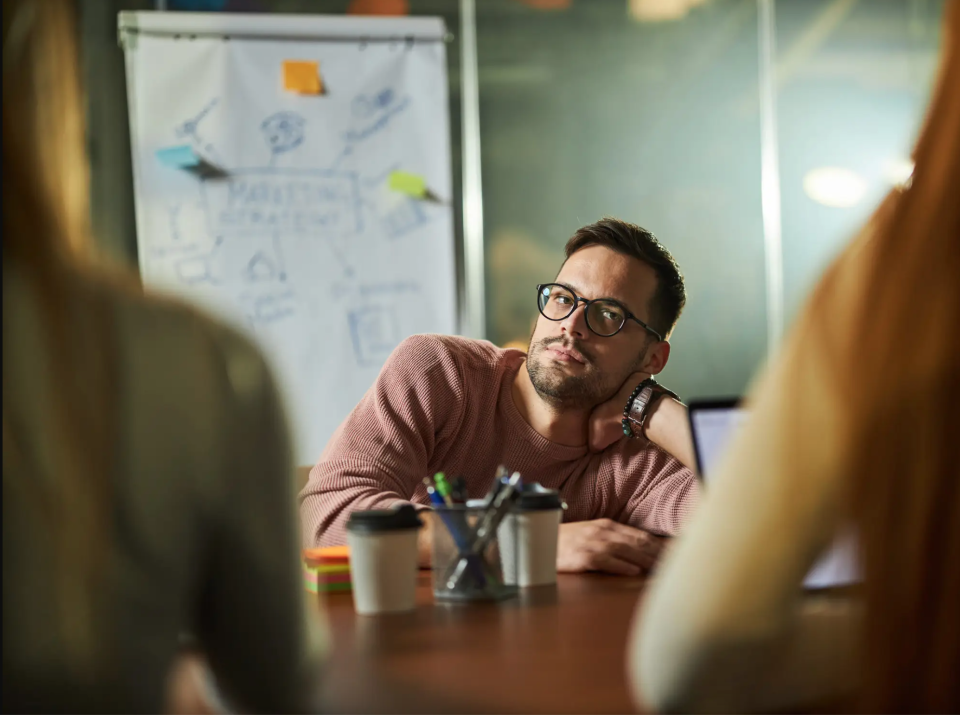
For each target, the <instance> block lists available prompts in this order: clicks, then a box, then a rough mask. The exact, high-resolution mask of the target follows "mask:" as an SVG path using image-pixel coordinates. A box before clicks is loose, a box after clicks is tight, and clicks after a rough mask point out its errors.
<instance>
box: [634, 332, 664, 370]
mask: <svg viewBox="0 0 960 715" xmlns="http://www.w3.org/2000/svg"><path fill="white" fill-rule="evenodd" d="M669 359H670V343H668V342H666V341H664V340H660V341H658V342H656V343H654V344H653V346H652V347H650V348H648V349H647V356H646V358H645V359H644V361H643V367H641V368H640V370H639V371H640V372H646V373H650V374H651V375H657V374H659V373H660V372H661V371H662V370H663V368H665V367H666V366H667V360H669Z"/></svg>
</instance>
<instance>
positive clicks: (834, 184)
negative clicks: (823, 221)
mask: <svg viewBox="0 0 960 715" xmlns="http://www.w3.org/2000/svg"><path fill="white" fill-rule="evenodd" d="M803 190H804V191H805V192H806V194H807V196H809V197H810V198H811V199H813V200H814V201H816V202H817V203H818V204H823V205H824V206H834V207H837V208H850V207H851V206H856V205H857V204H858V203H860V201H861V199H863V197H864V196H865V195H866V193H867V182H866V181H864V180H863V177H861V176H860V175H859V174H857V173H856V172H854V171H851V170H850V169H844V168H841V167H838V166H824V167H821V168H819V169H811V170H810V171H808V172H807V174H806V176H804V177H803Z"/></svg>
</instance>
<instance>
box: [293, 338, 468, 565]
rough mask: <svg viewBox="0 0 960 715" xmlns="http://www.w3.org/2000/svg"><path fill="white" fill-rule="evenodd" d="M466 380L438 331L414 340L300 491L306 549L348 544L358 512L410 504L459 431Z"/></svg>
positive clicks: (394, 357)
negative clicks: (438, 453) (440, 450)
mask: <svg viewBox="0 0 960 715" xmlns="http://www.w3.org/2000/svg"><path fill="white" fill-rule="evenodd" d="M462 417H463V377H462V371H461V369H460V366H459V364H458V362H457V359H456V355H455V354H454V352H453V351H452V350H451V348H450V347H449V346H448V345H447V343H446V342H444V340H443V338H442V337H440V336H434V335H415V336H413V337H410V338H407V339H406V340H404V341H403V342H402V343H400V345H399V346H397V348H396V349H395V350H394V351H393V353H392V354H391V355H390V357H389V358H387V362H386V364H385V365H384V366H383V369H382V370H381V371H380V375H379V376H378V377H377V380H376V382H375V383H374V384H373V386H372V387H371V388H370V389H369V390H368V391H367V393H366V394H365V395H364V396H363V399H361V400H360V403H359V404H358V405H357V406H356V408H354V410H353V412H351V413H350V415H349V416H348V417H347V419H346V420H345V421H344V422H343V424H342V425H340V427H339V428H338V429H337V431H336V433H335V434H334V435H333V437H332V438H331V439H330V442H329V443H328V444H327V448H326V449H325V450H324V452H323V455H322V456H321V457H320V461H319V462H317V464H316V466H314V468H313V469H312V470H311V472H310V478H309V480H308V482H307V485H306V487H304V489H303V491H302V492H301V493H300V517H301V523H302V528H303V543H304V546H305V547H311V546H330V545H336V544H343V543H346V529H345V526H346V521H347V519H348V517H349V515H350V513H351V512H354V511H358V510H364V509H381V508H386V507H389V506H391V505H393V504H396V503H399V502H405V501H411V500H412V499H413V497H414V492H416V491H417V490H418V489H420V488H421V484H422V481H423V478H424V477H425V476H427V473H428V469H429V467H428V465H429V463H430V459H431V457H432V456H433V454H434V451H435V450H436V448H437V445H438V444H441V443H442V442H444V441H445V440H447V439H448V438H449V437H450V436H451V435H453V434H455V433H456V431H457V430H458V429H459V426H460V422H461V420H462Z"/></svg>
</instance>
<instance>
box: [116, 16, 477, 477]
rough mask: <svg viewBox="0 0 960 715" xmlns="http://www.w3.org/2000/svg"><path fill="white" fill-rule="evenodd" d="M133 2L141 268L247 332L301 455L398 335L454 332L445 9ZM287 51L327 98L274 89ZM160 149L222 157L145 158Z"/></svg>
mask: <svg viewBox="0 0 960 715" xmlns="http://www.w3.org/2000/svg"><path fill="white" fill-rule="evenodd" d="M132 15H133V16H135V17H132V18H131V22H132V20H133V19H135V20H136V28H137V29H136V32H132V33H129V37H128V38H127V39H126V40H125V41H124V52H125V54H126V60H127V64H126V68H127V82H128V89H129V91H128V98H129V101H130V105H131V106H130V122H131V139H132V142H133V148H134V152H133V153H134V171H135V179H136V181H135V191H136V211H137V241H138V246H139V258H140V264H141V271H142V274H143V278H144V284H145V286H147V287H148V288H155V289H158V290H164V291H172V292H173V293H175V294H177V295H179V296H180V297H182V298H184V299H186V300H188V301H190V302H193V303H195V304H197V305H198V306H199V307H201V308H202V309H203V310H205V311H206V312H208V313H210V314H212V315H215V316H218V317H220V318H221V319H223V320H225V321H227V322H228V323H229V324H231V325H232V326H233V327H234V328H236V329H239V330H240V331H241V332H243V333H244V334H246V335H247V337H249V338H251V339H252V340H254V342H256V343H257V344H258V345H259V347H260V348H261V350H262V351H263V353H264V355H265V356H266V358H267V361H268V363H269V364H270V365H271V368H272V372H273V373H274V377H275V378H276V380H277V384H278V387H279V388H280V390H281V393H282V395H283V397H284V401H285V403H286V404H287V406H288V408H289V412H290V417H291V422H292V426H293V427H294V438H295V443H296V444H297V446H298V452H297V458H298V459H299V460H301V461H302V463H304V464H306V463H309V462H313V461H315V460H316V458H317V456H318V455H319V454H320V452H321V451H322V450H323V447H324V445H325V444H326V442H327V440H328V439H329V436H330V434H332V432H333V431H334V430H335V428H336V426H337V425H338V424H339V423H340V422H341V421H342V419H343V418H344V417H345V416H346V415H347V414H348V413H349V411H350V409H352V408H353V407H354V406H355V405H356V403H357V401H358V400H359V399H360V398H361V397H362V395H363V393H364V392H365V391H366V390H367V389H368V388H369V386H370V384H371V383H372V382H373V380H374V379H375V378H376V375H377V372H378V370H379V369H380V367H381V366H382V365H383V363H384V361H385V360H386V359H387V358H388V356H389V355H390V353H391V351H393V350H394V349H395V348H396V346H397V345H398V344H399V343H400V342H401V341H402V340H403V339H404V338H406V337H407V336H409V335H412V334H414V333H431V332H438V333H453V332H456V329H457V322H456V317H457V314H458V308H459V304H458V294H457V289H456V288H457V287H456V269H455V265H456V264H455V257H454V247H455V246H454V223H453V222H454V216H453V209H452V200H453V196H452V193H453V180H452V176H451V157H450V144H449V137H450V125H449V117H448V107H449V104H450V103H449V97H448V95H447V87H448V82H447V78H446V67H447V62H446V57H445V53H446V49H445V45H444V43H443V37H444V35H445V29H444V27H443V23H442V21H440V20H438V19H434V18H424V17H416V18H414V17H404V18H390V19H385V18H376V21H375V22H374V21H371V20H370V19H369V18H362V17H339V18H335V21H333V20H331V19H330V18H325V17H322V16H310V17H307V16H284V15H282V14H281V15H266V16H265V15H262V14H259V15H249V16H247V15H242V14H226V15H224V14H222V13H216V14H212V15H210V16H203V17H201V16H200V15H202V14H197V13H133V14H132ZM159 15H163V17H158V16H159ZM221 15H223V17H222V18H221V17H220V16H221ZM195 16H196V17H195ZM121 20H122V21H123V18H121ZM151 23H160V24H159V25H158V26H157V27H155V28H154V30H155V31H146V30H144V28H148V29H149V27H150V25H151ZM176 23H182V24H183V26H184V27H183V29H182V31H180V32H173V31H171V30H170V27H171V25H172V24H176ZM226 25H229V26H230V28H229V30H230V31H229V32H228V31H227V29H226ZM130 27H133V25H130ZM204 28H205V29H204ZM218 28H219V29H218ZM360 38H364V39H362V40H361V39H360ZM430 38H435V39H430ZM291 60H303V61H309V62H313V63H317V66H318V67H319V73H320V75H321V77H322V82H323V88H324V92H323V93H322V94H301V93H296V92H290V91H287V90H285V89H284V84H283V76H284V75H283V66H284V63H285V62H287V61H291ZM171 149H174V150H182V152H183V155H184V156H193V157H196V158H197V159H198V160H200V161H201V162H202V163H203V164H205V165H207V164H209V165H211V166H213V167H215V168H216V169H217V171H199V170H187V169H185V168H184V167H185V166H186V164H183V165H178V164H176V163H175V162H170V161H167V162H166V163H164V162H162V161H160V160H159V159H158V152H162V151H165V150H171ZM191 153H192V155H191ZM164 156H166V155H164ZM178 156H179V155H178ZM191 166H192V165H191ZM397 174H404V175H409V176H416V177H418V178H419V179H420V180H421V182H422V183H423V184H424V185H425V186H426V189H427V190H428V192H429V195H428V193H426V192H420V193H416V192H411V191H409V190H408V189H405V188H404V187H402V186H398V185H397V183H396V182H395V181H394V180H393V179H394V178H395V177H396V175H397Z"/></svg>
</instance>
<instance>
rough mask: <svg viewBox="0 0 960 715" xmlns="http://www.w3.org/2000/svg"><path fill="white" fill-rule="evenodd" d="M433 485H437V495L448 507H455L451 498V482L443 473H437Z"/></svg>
mask: <svg viewBox="0 0 960 715" xmlns="http://www.w3.org/2000/svg"><path fill="white" fill-rule="evenodd" d="M433 483H434V484H436V485H437V494H439V495H440V496H442V497H443V500H444V501H445V502H446V503H447V506H453V499H451V498H450V482H448V481H447V477H446V475H445V474H444V473H443V472H437V473H436V474H435V475H434V476H433Z"/></svg>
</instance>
